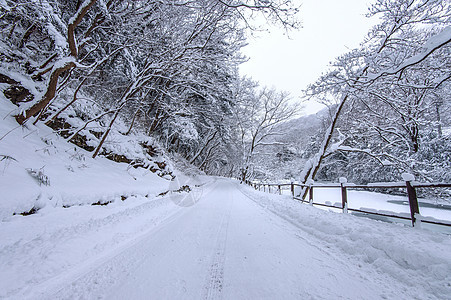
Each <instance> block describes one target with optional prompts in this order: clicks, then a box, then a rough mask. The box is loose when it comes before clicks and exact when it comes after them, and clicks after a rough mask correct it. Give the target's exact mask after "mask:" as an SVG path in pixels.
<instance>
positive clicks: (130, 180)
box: [0, 98, 170, 221]
mask: <svg viewBox="0 0 451 300" xmlns="http://www.w3.org/2000/svg"><path fill="white" fill-rule="evenodd" d="M16 108H17V107H16V106H14V105H13V104H11V103H10V102H9V101H8V100H6V99H4V98H0V118H1V122H0V138H2V139H1V140H0V155H1V156H0V159H1V158H2V157H7V158H4V159H2V160H1V161H0V191H1V201H0V221H5V220H8V219H10V218H11V217H12V215H13V213H22V212H26V211H29V210H30V209H32V208H33V207H35V208H43V207H45V206H51V207H62V206H72V205H85V204H92V203H95V202H98V201H99V200H101V202H102V201H103V199H104V200H105V201H106V200H107V199H117V198H120V196H127V195H142V196H145V195H149V194H150V195H157V194H159V193H161V192H163V191H165V190H167V189H168V187H169V184H170V181H169V180H166V179H163V178H161V177H159V176H157V175H156V174H154V173H151V172H149V171H148V170H145V169H134V168H130V166H129V165H128V164H125V163H121V164H118V163H115V162H112V161H110V160H107V159H105V158H101V157H99V158H98V159H92V158H91V153H90V152H87V151H85V150H83V149H81V148H78V147H76V146H75V145H73V144H70V143H68V142H66V141H65V140H64V139H63V138H62V137H59V136H57V135H56V134H55V133H54V132H53V131H52V130H51V129H50V128H48V127H46V126H45V125H43V124H38V126H33V125H31V123H30V124H28V125H27V127H20V126H18V125H17V123H16V122H15V120H14V118H12V117H11V116H10V112H12V111H14V110H15V109H16ZM112 136H113V137H115V135H114V134H113V135H112ZM124 139H125V138H123V139H121V140H120V143H119V144H120V145H121V148H120V149H119V150H120V152H121V153H118V154H122V153H123V152H126V153H132V154H136V152H137V151H136V149H135V147H136V145H135V144H131V143H127V141H126V140H124ZM113 142H114V141H111V140H110V141H109V143H108V144H107V147H110V148H113V147H114V146H115V145H114V144H113ZM135 142H137V141H135ZM116 146H117V145H116ZM131 149H134V150H135V151H132V150H131ZM141 152H142V151H141ZM130 157H134V156H130ZM33 172H36V173H39V172H41V174H43V175H44V176H45V177H46V178H47V179H48V180H49V182H50V185H43V184H40V183H39V181H38V180H37V179H36V178H34V177H32V176H30V173H33ZM108 201H109V200H108Z"/></svg>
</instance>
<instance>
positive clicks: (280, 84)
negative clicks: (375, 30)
mask: <svg viewBox="0 0 451 300" xmlns="http://www.w3.org/2000/svg"><path fill="white" fill-rule="evenodd" d="M299 1H300V3H302V7H301V12H300V18H301V21H302V28H301V29H299V31H296V32H291V33H290V34H289V37H290V38H288V37H287V36H286V35H285V34H284V31H283V30H280V29H277V28H274V27H271V28H269V31H270V32H262V33H259V34H258V37H256V38H254V37H250V38H249V40H248V42H249V45H248V46H246V47H245V48H243V53H244V54H245V55H246V56H247V57H248V58H249V61H248V62H246V63H244V64H242V65H241V66H240V73H241V74H242V75H247V76H250V77H252V78H253V79H255V80H257V81H259V82H260V84H261V85H265V86H269V87H275V88H276V89H278V90H284V91H288V92H290V93H291V94H292V96H293V97H294V98H299V97H300V95H301V91H302V90H303V89H304V88H306V87H307V85H308V84H309V83H312V82H314V81H315V80H316V79H317V78H318V77H319V76H320V75H321V73H322V72H324V71H325V70H327V66H328V64H329V62H331V61H333V60H334V58H335V57H337V56H339V55H341V54H343V53H345V52H347V51H348V50H349V49H352V48H355V47H357V46H358V45H359V43H360V42H362V40H363V39H364V37H365V36H366V33H367V32H368V30H369V29H370V27H371V26H372V25H373V24H374V23H375V20H369V19H368V18H366V17H365V14H366V13H367V11H368V6H369V3H370V1H365V0H340V1H338V0H299ZM320 108H321V105H319V104H316V105H313V104H310V105H307V106H306V108H305V112H304V114H309V113H315V112H316V111H318V110H319V109H320Z"/></svg>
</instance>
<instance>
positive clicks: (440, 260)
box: [241, 186, 451, 299]
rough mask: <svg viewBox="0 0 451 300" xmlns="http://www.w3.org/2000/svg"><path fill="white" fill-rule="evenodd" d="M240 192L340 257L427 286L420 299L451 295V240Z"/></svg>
mask: <svg viewBox="0 0 451 300" xmlns="http://www.w3.org/2000/svg"><path fill="white" fill-rule="evenodd" d="M241 189H242V192H243V193H245V194H246V195H247V196H248V197H250V198H251V199H253V200H254V201H255V202H256V203H257V204H259V205H261V206H262V207H264V208H266V209H268V210H270V211H272V212H273V213H275V214H277V215H279V216H280V217H282V218H284V219H286V220H288V221H289V222H291V223H292V224H294V225H296V226H297V227H299V229H300V230H303V231H305V232H308V233H310V234H311V236H312V238H317V239H320V240H321V241H322V242H324V245H325V246H326V247H328V248H335V249H336V251H337V255H340V254H346V255H350V256H352V257H357V258H358V259H359V260H360V261H363V262H365V263H366V264H369V265H370V266H372V267H373V268H375V269H377V270H379V271H380V272H384V273H387V274H389V275H391V276H392V277H393V278H396V279H397V280H398V281H403V282H404V283H405V284H406V285H410V286H415V285H424V286H426V290H427V291H428V294H425V295H419V296H418V298H419V299H435V298H438V299H446V298H448V297H449V295H451V285H450V284H449V283H450V282H451V251H449V250H450V249H451V235H449V234H442V233H436V232H430V231H427V230H421V229H417V228H415V229H414V228H412V227H409V226H404V225H401V224H390V223H384V222H380V221H375V220H370V219H366V218H359V217H356V216H352V215H350V214H339V213H331V212H328V211H324V210H321V209H318V208H316V207H311V206H309V205H306V204H302V203H300V202H299V201H295V200H292V199H291V197H289V196H278V195H271V194H267V193H264V192H258V191H255V190H253V189H251V188H250V187H247V186H244V187H242V188H241Z"/></svg>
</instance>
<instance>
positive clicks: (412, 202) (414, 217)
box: [245, 181, 451, 226]
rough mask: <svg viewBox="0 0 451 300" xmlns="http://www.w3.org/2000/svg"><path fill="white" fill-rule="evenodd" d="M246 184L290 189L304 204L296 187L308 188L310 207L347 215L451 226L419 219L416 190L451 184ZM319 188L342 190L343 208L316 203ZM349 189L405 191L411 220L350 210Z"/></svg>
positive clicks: (279, 189)
mask: <svg viewBox="0 0 451 300" xmlns="http://www.w3.org/2000/svg"><path fill="white" fill-rule="evenodd" d="M245 183H246V184H247V185H249V186H252V187H253V188H254V189H256V190H260V191H264V192H269V193H271V191H272V192H276V193H279V194H282V190H283V189H286V188H289V189H290V192H291V196H292V197H293V199H296V200H300V201H302V202H307V201H304V199H301V198H300V197H299V195H295V187H301V188H307V189H308V203H309V204H310V205H318V206H323V207H330V208H338V209H342V211H343V213H347V212H349V211H351V212H359V213H364V214H370V215H377V216H383V217H390V218H397V219H403V220H410V221H411V223H412V226H415V225H416V224H417V225H418V224H419V223H420V222H422V223H429V224H436V225H443V226H451V223H450V222H446V221H439V220H425V219H422V218H419V216H420V209H419V206H418V198H417V193H416V189H418V188H432V189H434V188H451V183H418V182H413V181H406V182H405V183H404V184H403V183H396V184H392V185H390V184H387V183H370V184H367V185H356V184H352V183H339V184H299V183H285V184H271V183H259V182H252V181H245ZM317 188H331V189H340V190H341V207H337V206H335V205H329V204H324V203H318V202H314V199H313V192H314V190H315V189H317ZM349 189H363V190H365V189H371V190H374V189H405V190H406V192H407V197H408V199H409V207H410V218H409V217H406V216H401V215H397V214H396V213H393V214H388V213H385V212H384V213H382V212H373V211H366V210H362V209H355V208H349V207H348V193H347V191H348V190H349Z"/></svg>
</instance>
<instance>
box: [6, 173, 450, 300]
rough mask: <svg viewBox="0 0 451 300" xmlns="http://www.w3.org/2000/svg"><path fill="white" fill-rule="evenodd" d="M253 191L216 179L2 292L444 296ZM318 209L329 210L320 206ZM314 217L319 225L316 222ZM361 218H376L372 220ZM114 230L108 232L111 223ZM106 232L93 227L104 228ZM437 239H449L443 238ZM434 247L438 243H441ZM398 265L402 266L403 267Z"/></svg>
mask: <svg viewBox="0 0 451 300" xmlns="http://www.w3.org/2000/svg"><path fill="white" fill-rule="evenodd" d="M243 191H244V193H243ZM262 195H263V194H262V193H258V192H254V191H251V190H250V189H248V188H247V187H243V186H240V185H239V184H238V183H237V182H234V181H230V180H226V179H219V180H217V181H215V182H214V183H210V184H209V185H207V186H206V188H205V189H204V191H203V194H202V196H201V197H200V199H199V201H198V202H197V203H196V204H195V205H193V206H189V207H179V206H177V207H175V205H174V207H172V208H171V209H168V210H167V211H170V213H166V217H165V218H164V219H163V220H161V222H158V223H155V222H154V223H153V224H156V225H155V226H153V227H152V228H150V227H149V228H150V230H148V231H142V232H144V233H142V234H140V235H139V236H136V237H134V238H130V239H129V241H128V242H127V243H124V244H122V245H120V247H116V248H114V250H112V251H104V252H105V254H101V255H97V256H95V255H94V256H93V259H92V260H87V261H84V262H83V261H80V263H79V264H78V265H76V266H73V267H71V268H69V269H68V270H65V271H64V272H60V273H59V274H56V275H55V276H52V277H50V278H47V279H46V280H44V281H42V282H39V283H38V284H36V285H35V286H33V287H32V288H28V289H24V290H21V291H20V292H18V293H16V294H14V295H12V294H10V295H9V296H10V297H12V298H16V297H17V298H23V297H29V298H33V299H34V298H37V299H416V298H418V299H428V298H430V299H436V298H439V297H440V293H442V294H441V295H443V292H444V293H445V295H446V293H447V291H448V292H449V291H450V287H449V284H448V286H447V287H446V286H443V287H442V288H443V290H442V291H439V292H438V293H439V294H438V295H434V294H432V293H431V292H430V290H431V286H430V285H431V284H427V283H424V282H416V283H413V284H411V283H410V280H408V279H407V280H406V279H405V278H404V277H409V274H408V273H406V274H401V278H396V276H395V277H394V276H393V273H387V272H384V271H383V268H375V267H374V264H372V263H371V262H369V261H368V260H366V259H362V257H360V256H355V255H351V252H349V251H348V252H346V251H343V249H342V248H340V247H338V246H335V245H334V243H331V241H328V240H325V239H323V238H321V237H320V236H318V235H315V234H312V233H311V230H312V229H310V230H304V229H303V228H302V226H298V225H297V224H296V222H291V221H290V219H289V218H282V217H281V216H279V215H278V214H275V213H273V212H272V210H270V209H268V208H267V207H265V206H264V205H263V206H262V203H264V202H262V203H260V201H259V197H260V196H262ZM272 197H276V196H272ZM168 207H170V206H168ZM149 208H150V209H153V210H155V208H154V207H149ZM308 209H310V210H315V211H318V210H317V209H315V208H311V207H308ZM144 214H145V213H144ZM320 214H326V215H327V214H330V215H338V214H331V213H328V212H323V211H321V212H320ZM345 217H346V218H352V219H357V218H355V217H352V216H345ZM127 220H128V219H127ZM122 221H123V220H121V219H119V220H118V222H122ZM124 222H125V221H124ZM318 222H319V224H321V220H318ZM358 222H362V221H361V220H358ZM364 222H372V224H379V222H376V221H372V220H365V221H364ZM323 225H324V224H323ZM114 226H115V227H113V228H116V229H114V230H117V228H120V227H121V224H120V223H119V224H115V225H114ZM124 226H125V225H124ZM383 226H385V228H389V227H387V226H395V225H388V224H383ZM108 228H110V227H108ZM108 228H103V229H102V228H100V229H99V230H105V231H107V232H109V231H111V230H112V229H111V228H110V229H108ZM364 229H365V228H363V230H364ZM403 229H404V228H403ZM313 230H314V229H313ZM408 230H413V229H408ZM97 234H99V233H98V232H97ZM101 235H102V233H100V234H99V236H101ZM438 236H440V237H442V236H443V237H444V239H445V241H447V242H449V238H446V237H445V235H438ZM343 238H347V237H343ZM448 245H449V243H448ZM443 247H444V249H446V247H447V245H443ZM438 250H440V249H438ZM99 251H100V250H99ZM406 254H407V255H408V254H409V253H406ZM439 254H440V252H439ZM443 262H444V268H445V270H442V272H444V275H445V277H448V278H449V270H450V269H449V268H450V265H449V256H447V257H445V258H444V260H443ZM393 267H395V266H393ZM442 267H443V265H442ZM396 268H398V269H399V266H396ZM405 268H406V269H409V268H410V269H411V267H410V266H408V265H407V266H406V267H405ZM397 271H398V272H395V274H400V272H401V273H402V269H401V270H397ZM411 279H412V280H413V281H414V280H418V278H411ZM413 281H412V282H413ZM445 282H446V281H445ZM448 296H451V295H450V294H448Z"/></svg>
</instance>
